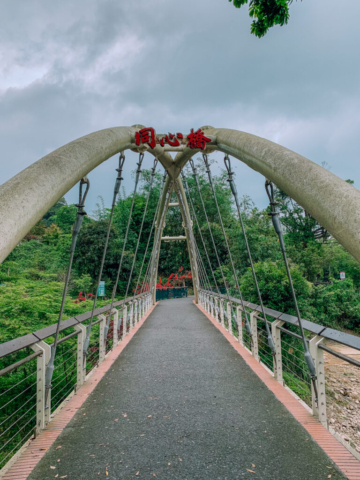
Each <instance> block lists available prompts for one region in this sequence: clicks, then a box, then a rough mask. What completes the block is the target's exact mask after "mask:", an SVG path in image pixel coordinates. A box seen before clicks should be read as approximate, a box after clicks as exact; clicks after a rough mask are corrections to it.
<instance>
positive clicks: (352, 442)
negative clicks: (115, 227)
mask: <svg viewBox="0 0 360 480" xmlns="http://www.w3.org/2000/svg"><path fill="white" fill-rule="evenodd" d="M199 302H200V305H201V306H202V307H203V308H204V309H205V310H206V312H207V313H209V314H210V315H211V316H212V317H213V318H214V319H215V320H216V321H217V322H219V323H220V324H221V325H222V326H223V327H224V328H226V329H227V330H228V331H229V333H231V334H232V335H233V336H234V337H236V338H237V339H238V341H239V343H240V344H241V345H242V346H244V347H246V348H247V349H248V351H249V352H250V353H251V354H252V355H253V357H254V358H256V360H258V361H259V362H260V363H261V364H262V365H263V366H264V367H265V368H266V369H267V370H268V371H269V372H270V373H271V374H272V375H273V376H274V377H275V379H276V380H277V381H278V382H279V383H281V384H282V385H284V386H285V387H286V388H287V389H289V390H290V391H291V392H292V393H293V394H295V395H296V397H297V398H298V399H299V400H300V401H302V402H303V404H304V405H305V406H306V407H307V408H308V410H309V411H311V412H312V414H313V415H314V416H315V417H316V418H317V419H318V420H319V421H320V422H321V423H322V424H323V425H324V426H325V427H326V428H328V429H329V430H330V431H331V432H332V433H333V434H335V435H336V436H337V438H338V439H339V440H340V441H342V442H343V443H344V445H345V446H347V447H348V448H349V449H350V450H351V451H352V453H354V454H356V452H360V432H359V431H358V427H357V425H358V421H357V415H358V412H359V411H360V370H359V367H360V362H359V361H357V360H356V359H354V358H352V357H349V356H347V355H344V354H343V353H341V352H338V351H336V348H338V349H339V346H345V347H349V348H351V349H354V350H355V351H358V352H359V359H360V338H359V337H356V336H354V335H350V334H348V333H344V332H341V331H338V330H334V329H332V328H329V327H324V326H322V325H319V324H316V323H313V322H310V321H308V320H302V323H303V326H304V330H305V331H306V336H307V341H308V345H309V350H310V354H311V356H312V358H313V360H314V363H315V366H316V377H317V378H316V387H317V397H316V392H315V391H314V388H313V386H312V382H311V377H310V374H309V370H308V368H307V365H306V362H305V359H304V346H303V343H302V338H301V336H300V327H299V325H298V319H297V317H294V316H292V315H287V314H284V313H281V312H277V311H275V310H272V309H269V308H265V314H266V317H267V318H266V319H264V318H263V316H262V313H260V307H259V306H258V305H256V304H253V303H250V302H245V303H244V305H245V309H246V311H247V314H248V315H249V317H250V326H251V336H250V335H249V334H248V332H247V330H246V328H245V322H244V312H243V309H242V306H241V302H240V300H239V299H237V298H234V297H230V302H229V299H228V297H227V296H226V295H222V294H218V293H215V292H213V291H208V290H203V289H202V290H200V292H199ZM265 321H267V322H269V324H270V326H271V333H272V338H273V341H274V344H275V348H276V356H275V358H274V357H273V355H272V351H271V349H270V347H269V345H268V341H267V335H266V330H265ZM351 351H353V350H351ZM334 359H336V360H337V363H336V365H335V366H334ZM339 362H340V363H339ZM355 450H356V452H354V451H355ZM357 455H358V454H357Z"/></svg>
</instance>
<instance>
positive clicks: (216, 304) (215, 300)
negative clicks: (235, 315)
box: [214, 297, 219, 322]
mask: <svg viewBox="0 0 360 480" xmlns="http://www.w3.org/2000/svg"><path fill="white" fill-rule="evenodd" d="M214 308H215V320H216V321H217V322H218V321H219V312H218V298H217V297H214Z"/></svg>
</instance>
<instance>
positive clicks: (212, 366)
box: [0, 125, 360, 480]
mask: <svg viewBox="0 0 360 480" xmlns="http://www.w3.org/2000/svg"><path fill="white" fill-rule="evenodd" d="M193 133H194V137H193V140H194V142H193V143H191V141H190V140H191V139H189V137H188V138H184V136H183V135H181V134H177V135H176V142H175V139H174V137H175V136H166V135H159V134H158V135H156V133H155V132H154V131H153V130H152V129H146V128H145V127H144V126H142V125H135V126H133V127H118V128H112V129H107V130H103V131H100V132H96V133H93V134H90V135H87V136H85V137H82V138H80V139H78V140H75V141H74V142H71V143H69V144H67V145H65V146H64V147H61V148H60V149H58V150H56V151H54V152H52V153H51V154H49V155H47V156H45V157H44V158H42V159H40V160H39V161H38V162H36V163H34V164H33V165H31V166H30V167H29V168H27V169H25V170H24V171H23V172H21V173H19V174H18V175H16V176H15V177H14V178H12V179H11V180H9V181H8V182H6V183H5V184H4V185H2V186H1V187H0V230H1V232H2V235H1V238H0V261H4V260H5V259H6V258H7V256H8V255H9V254H10V253H11V252H12V250H13V249H14V248H15V247H16V246H17V245H18V244H19V242H21V240H22V239H23V238H24V236H25V235H26V234H27V233H28V232H29V231H30V229H31V228H32V227H33V226H34V225H35V224H36V223H37V222H38V221H39V220H40V219H41V218H42V217H43V215H44V214H45V213H46V212H47V211H48V210H49V208H51V207H52V205H54V204H55V203H56V202H57V201H58V200H59V199H60V198H61V197H62V196H63V195H64V194H65V193H67V192H68V191H69V190H70V189H71V188H72V187H73V186H74V185H76V184H77V183H79V202H78V204H77V205H76V206H77V215H76V220H75V224H74V227H73V229H72V244H71V248H70V251H69V264H68V270H67V275H66V278H65V280H64V290H63V295H62V302H61V308H60V311H59V316H58V321H57V322H56V323H54V324H53V325H50V326H48V327H46V328H43V329H40V330H37V331H35V332H29V334H27V335H25V336H22V337H18V338H14V339H12V340H11V341H8V342H6V343H3V344H1V345H0V358H1V360H2V364H1V365H2V370H1V371H0V382H1V383H0V384H1V390H2V393H1V394H0V441H1V445H0V462H1V463H0V468H1V471H0V475H1V478H3V479H6V480H10V479H12V480H15V479H16V480H20V479H26V478H29V479H32V480H35V479H36V480H43V479H51V478H68V479H90V478H109V479H119V478H136V477H139V478H154V477H158V478H186V479H192V478H194V479H195V478H199V479H200V478H214V479H215V478H216V479H217V478H221V479H227V478H228V479H235V478H252V477H253V478H264V479H265V478H266V479H321V478H324V479H325V478H337V479H340V478H349V479H360V463H359V459H360V456H359V451H360V445H359V447H358V446H357V443H356V442H357V440H356V438H357V430H358V429H359V428H357V427H358V425H357V424H356V423H355V419H356V418H357V417H355V414H357V409H358V402H359V401H358V399H357V397H356V395H353V391H352V390H351V388H350V386H349V385H348V383H349V379H350V380H352V381H353V382H355V383H357V382H359V376H358V368H359V367H360V362H358V360H356V355H357V352H358V351H359V350H360V339H359V337H356V336H354V335H351V334H349V333H345V332H340V331H337V330H335V329H332V328H329V327H325V326H323V325H320V324H318V323H314V322H311V321H309V320H306V319H304V318H302V316H301V312H300V308H299V305H298V302H297V296H296V291H295V289H294V287H293V280H292V275H291V269H290V267H289V260H288V258H287V253H286V248H285V243H284V238H283V233H282V229H281V226H280V222H279V213H278V211H277V205H276V199H275V197H274V184H275V185H276V186H277V187H278V188H281V190H283V191H284V192H286V194H288V195H289V196H290V197H291V198H293V199H294V200H295V201H296V202H297V203H298V204H299V205H301V206H302V207H303V208H304V209H305V210H306V212H308V214H309V215H311V216H312V217H313V218H314V219H316V220H317V221H318V222H319V224H320V225H321V226H322V227H323V228H325V229H326V230H327V231H328V232H329V234H331V235H332V236H333V237H334V238H336V239H337V240H338V241H339V243H340V244H342V245H343V246H344V247H345V248H346V249H347V250H348V251H349V252H350V253H351V254H352V255H353V256H354V257H355V258H356V259H357V260H358V261H359V260H360V246H359V236H360V235H359V233H360V208H359V207H360V192H359V191H358V190H356V189H355V188H353V187H352V186H351V185H349V184H347V183H346V182H344V181H342V180H341V179H339V178H338V177H336V176H335V175H333V174H331V173H330V172H328V171H326V170H324V169H323V168H322V167H320V166H318V165H316V164H314V163H313V162H311V161H310V160H308V159H306V158H304V157H302V156H300V155H298V154H296V153H295V152H292V151H290V150H288V149H286V148H284V147H281V146H279V145H277V144H274V143H272V142H270V141H267V140H265V139H261V138H259V137H256V136H253V135H250V134H247V133H243V132H238V131H235V130H227V129H216V128H213V127H203V128H202V129H199V130H198V131H197V132H193ZM128 149H131V150H133V151H135V152H138V153H139V161H138V163H137V170H136V174H135V182H134V190H133V197H132V203H131V205H130V210H129V216H128V219H127V222H126V230H125V235H124V239H123V250H122V254H121V258H120V262H119V265H118V269H117V275H116V277H115V278H114V283H113V289H112V294H111V298H109V302H108V303H107V304H104V302H102V303H101V305H99V304H100V301H99V299H98V293H99V287H100V283H101V282H102V278H103V268H104V262H105V259H106V255H107V254H108V253H109V252H108V248H109V236H110V229H111V222H112V219H113V214H114V207H115V204H116V199H117V196H118V194H119V190H120V187H121V182H122V180H123V178H122V171H123V166H124V162H125V156H126V150H128ZM214 151H221V152H223V153H224V155H225V158H224V167H225V170H226V172H227V177H228V183H229V189H230V191H231V195H232V198H233V202H234V208H235V210H236V212H237V215H238V220H239V224H238V227H239V238H240V236H241V241H243V242H244V245H245V247H246V251H247V254H248V261H249V263H248V265H249V268H250V271H251V272H252V275H253V282H254V285H255V287H256V292H257V298H258V301H257V303H252V302H250V301H248V300H247V299H246V298H244V297H243V295H242V292H241V288H240V284H239V278H238V273H237V270H236V266H235V263H236V262H234V256H233V254H232V252H231V249H230V247H229V242H228V238H227V235H226V229H225V226H224V224H223V221H222V217H221V213H220V207H219V202H218V198H217V192H216V188H215V186H214V182H213V177H212V172H211V162H210V161H209V155H210V154H211V153H213V152H214ZM172 152H175V153H176V156H175V157H174V158H173V157H172V156H171V155H170V154H171V153H172ZM116 154H120V155H119V166H118V169H117V174H116V178H115V186H114V194H113V202H112V207H111V210H110V211H109V222H108V230H107V232H106V235H105V237H104V245H103V254H102V260H101V262H100V264H99V266H98V278H97V286H96V287H97V288H96V291H95V297H94V300H93V306H92V309H91V310H90V311H87V312H83V313H81V314H79V315H76V316H74V317H72V318H66V319H64V318H63V317H64V315H63V313H64V308H65V302H66V298H67V290H68V285H69V280H70V278H71V271H72V263H73V260H74V258H76V254H77V250H76V245H77V239H78V235H79V232H80V231H81V227H82V222H83V218H84V216H85V215H86V213H85V207H86V197H87V193H88V189H89V187H90V182H89V180H88V177H87V175H88V174H89V173H90V172H91V171H92V170H94V169H95V168H96V167H97V166H98V165H100V164H101V163H102V162H104V161H106V160H107V159H109V158H110V157H112V156H113V155H116ZM196 154H201V155H202V157H203V161H204V167H205V172H206V176H207V179H208V187H209V191H210V192H212V194H213V202H214V203H213V206H214V211H215V212H216V213H217V214H218V219H219V222H220V227H221V228H220V232H218V231H217V232H214V231H213V227H212V223H211V218H209V215H208V212H207V211H206V208H205V204H204V201H203V198H202V189H201V185H200V183H199V179H198V172H197V169H196V166H195V164H194V162H193V160H192V159H193V156H194V155H196ZM145 155H151V156H152V157H154V163H153V167H152V171H151V175H150V177H149V186H148V197H147V201H146V204H145V206H144V211H143V217H142V222H141V225H140V229H139V232H138V240H137V243H136V248H135V251H134V257H133V263H132V266H131V269H130V275H129V279H128V282H127V284H126V286H125V289H124V291H120V286H119V278H120V277H121V273H122V269H123V259H124V252H125V248H126V243H127V237H128V233H129V228H130V224H131V221H132V214H133V207H134V198H135V194H136V191H137V188H138V183H139V178H140V174H141V169H142V166H143V160H144V156H145ZM232 159H238V160H240V161H242V162H244V163H246V164H247V165H248V166H249V167H250V168H252V169H254V170H256V171H257V172H259V173H260V174H261V175H263V177H264V182H265V187H266V191H267V194H268V197H269V204H270V211H269V213H270V216H271V218H272V222H273V226H274V229H275V232H276V234H277V235H278V240H279V242H278V245H279V252H280V253H281V256H282V259H283V261H284V265H285V267H286V272H287V280H288V283H289V285H290V287H291V292H292V299H293V305H294V311H295V312H296V315H295V316H294V315H290V314H289V313H288V312H281V311H276V310H274V309H271V308H268V307H267V306H266V305H265V304H264V303H263V300H262V294H261V289H260V287H259V281H258V280H259V279H258V277H257V273H256V269H255V267H254V262H253V260H252V252H251V249H250V246H249V242H248V241H247V231H246V226H245V225H244V222H243V219H242V213H241V208H240V204H239V198H238V193H237V190H236V186H235V183H234V180H233V175H234V174H233V170H232V164H231V161H232ZM158 163H160V164H161V165H162V167H163V169H164V175H163V179H162V191H161V195H160V196H159V198H158V200H157V208H156V212H155V215H154V217H153V219H152V223H151V231H150V235H149V237H148V240H147V244H146V249H145V251H140V239H141V235H142V233H143V226H144V221H145V219H146V218H147V217H146V214H147V208H148V202H149V198H150V195H151V189H152V185H153V181H154V177H155V173H156V169H157V168H158ZM187 165H190V167H191V168H190V172H191V175H192V178H193V183H192V185H188V181H187V178H186V176H185V175H184V171H185V170H184V167H185V166H187ZM174 197H176V201H175V202H174V201H172V199H173V198H174ZM169 207H171V208H178V209H179V210H180V212H181V217H182V222H183V224H182V228H183V235H176V236H173V237H171V236H168V235H167V236H164V227H165V223H166V216H167V212H168V209H169ZM200 212H201V215H202V216H203V218H205V220H206V224H207V231H206V235H208V240H209V241H208V243H206V242H205V241H204V235H205V232H204V231H203V230H202V229H201V228H199V224H198V216H199V214H200ZM219 235H222V237H221V238H222V240H221V245H220V243H219ZM162 241H164V242H165V241H170V242H171V241H181V242H185V243H184V245H186V247H187V252H188V255H189V260H190V265H191V276H192V281H193V295H189V296H188V297H182V298H174V299H171V300H161V301H159V295H158V298H157V288H156V287H157V278H158V267H159V258H160V249H161V243H162ZM209 245H211V251H210V250H209V247H208V246H209ZM220 247H221V248H224V249H225V251H226V252H227V255H228V259H229V265H228V266H227V270H226V268H225V265H223V264H222V262H221V259H220V257H219V255H218V254H217V251H218V248H220ZM137 258H139V259H140V262H141V268H140V273H139V275H138V276H137V278H133V277H134V276H135V275H133V273H134V266H135V261H136V259H137ZM214 261H215V263H214ZM229 272H230V273H229ZM229 278H230V279H231V281H229ZM131 292H133V294H130V293H131ZM339 347H344V348H345V353H344V349H343V350H341V349H340V348H339ZM330 359H335V360H338V361H340V362H341V371H342V373H343V376H342V382H343V384H340V385H339V381H338V380H336V381H335V379H334V376H333V370H332V367H331V366H329V365H330V364H331V361H330ZM21 370H23V371H24V372H26V373H25V375H24V376H21V377H19V375H18V372H19V371H21ZM338 391H341V392H342V393H341V395H342V405H343V406H344V407H343V408H345V409H346V412H348V413H347V414H346V415H347V419H348V417H349V418H353V419H354V420H353V421H354V435H353V437H351V438H345V437H344V435H343V434H342V430H341V429H342V425H341V421H340V423H339V422H337V421H335V420H334V419H333V418H332V417H334V416H336V415H337V413H336V406H334V398H336V396H337V395H338ZM354 412H355V413H354ZM340 416H341V415H340V414H339V417H340ZM342 418H344V416H342Z"/></svg>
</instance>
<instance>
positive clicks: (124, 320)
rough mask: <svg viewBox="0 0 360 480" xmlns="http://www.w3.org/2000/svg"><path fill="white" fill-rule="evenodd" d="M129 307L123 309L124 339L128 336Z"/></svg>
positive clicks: (125, 306)
mask: <svg viewBox="0 0 360 480" xmlns="http://www.w3.org/2000/svg"><path fill="white" fill-rule="evenodd" d="M126 324H127V305H126V304H125V305H124V307H123V319H122V325H123V338H125V337H126V334H127V326H126Z"/></svg>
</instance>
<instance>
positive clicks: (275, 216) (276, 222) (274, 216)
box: [265, 180, 318, 402]
mask: <svg viewBox="0 0 360 480" xmlns="http://www.w3.org/2000/svg"><path fill="white" fill-rule="evenodd" d="M265 190H266V193H267V196H268V197H269V202H270V209H271V211H270V213H269V215H270V216H271V220H272V223H273V226H274V229H275V232H276V233H277V235H278V237H279V243H280V249H281V252H282V255H283V258H284V263H285V268H286V273H287V277H288V279H289V283H290V289H291V295H292V298H293V302H294V306H295V311H296V315H297V317H298V322H299V327H300V332H301V337H302V341H303V345H304V351H305V353H304V357H305V361H306V364H307V366H308V369H309V372H310V376H311V381H312V384H313V388H314V391H315V397H316V402H317V401H318V394H317V386H316V368H315V365H314V361H313V359H312V356H311V354H310V352H309V348H308V345H307V341H306V337H305V332H304V327H303V324H302V319H301V315H300V310H299V306H298V302H297V298H296V293H295V289H294V284H293V281H292V277H291V272H290V268H289V262H288V259H287V255H286V249H285V243H284V237H283V233H282V229H281V224H280V219H279V212H278V211H277V208H276V206H277V202H276V201H275V200H274V186H273V184H272V182H270V181H269V180H266V181H265Z"/></svg>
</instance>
